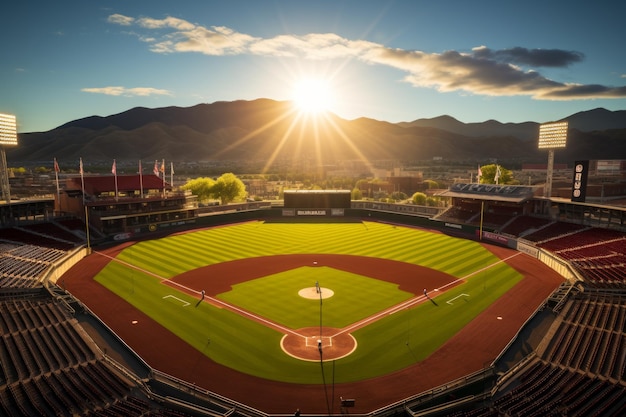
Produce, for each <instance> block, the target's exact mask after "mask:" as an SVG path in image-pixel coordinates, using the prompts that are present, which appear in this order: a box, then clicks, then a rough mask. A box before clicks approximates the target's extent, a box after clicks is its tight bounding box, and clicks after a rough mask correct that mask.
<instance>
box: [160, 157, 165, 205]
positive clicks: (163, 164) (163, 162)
mask: <svg viewBox="0 0 626 417" xmlns="http://www.w3.org/2000/svg"><path fill="white" fill-rule="evenodd" d="M161 172H162V173H163V198H165V159H163V160H162V161H161Z"/></svg>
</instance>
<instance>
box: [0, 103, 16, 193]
mask: <svg viewBox="0 0 626 417" xmlns="http://www.w3.org/2000/svg"><path fill="white" fill-rule="evenodd" d="M5 146H17V123H16V121H15V116H13V115H11V114H2V113H0V187H2V199H3V200H5V201H6V202H7V204H9V203H10V202H11V188H10V186H9V167H8V166H7V155H6V153H5V152H4V147H5Z"/></svg>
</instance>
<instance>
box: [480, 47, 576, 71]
mask: <svg viewBox="0 0 626 417" xmlns="http://www.w3.org/2000/svg"><path fill="white" fill-rule="evenodd" d="M473 55H474V57H476V58H480V59H490V60H496V61H500V62H510V63H513V64H519V65H528V66H531V67H567V66H569V65H571V64H574V63H576V62H581V61H583V60H584V59H585V56H584V54H582V53H580V52H576V51H563V50H561V49H527V48H522V47H516V48H510V49H502V50H499V51H493V50H491V49H489V48H487V47H486V46H480V47H477V48H474V49H473Z"/></svg>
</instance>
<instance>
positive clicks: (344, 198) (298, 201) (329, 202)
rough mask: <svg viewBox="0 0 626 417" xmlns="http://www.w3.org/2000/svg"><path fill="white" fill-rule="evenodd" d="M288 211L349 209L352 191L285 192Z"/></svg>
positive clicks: (285, 205)
mask: <svg viewBox="0 0 626 417" xmlns="http://www.w3.org/2000/svg"><path fill="white" fill-rule="evenodd" d="M283 195H284V201H285V204H284V207H285V208H286V209H349V208H350V197H351V194H350V190H285V191H284V193H283Z"/></svg>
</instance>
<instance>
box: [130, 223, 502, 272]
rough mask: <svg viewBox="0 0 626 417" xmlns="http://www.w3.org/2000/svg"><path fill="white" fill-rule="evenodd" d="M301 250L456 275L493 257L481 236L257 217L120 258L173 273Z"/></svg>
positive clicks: (151, 244)
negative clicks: (468, 262) (382, 260)
mask: <svg viewBox="0 0 626 417" xmlns="http://www.w3.org/2000/svg"><path fill="white" fill-rule="evenodd" d="M333 229H334V230H333ZM198 248H201V249H200V250H199V249H198ZM297 253H335V254H346V255H360V256H370V257H381V258H387V259H393V260H398V261H402V262H409V263H414V264H420V265H424V266H428V267H431V268H433V269H438V270H441V271H443V272H447V273H450V274H452V275H455V276H458V275H459V273H466V272H467V268H465V267H463V268H459V265H463V264H464V261H463V259H464V258H471V259H477V258H476V256H477V255H478V254H482V255H483V256H485V257H487V258H488V257H493V255H492V254H490V253H489V252H488V251H486V250H484V249H483V248H482V247H481V246H480V245H478V244H476V243H475V242H471V241H465V240H461V239H455V238H451V237H449V236H446V235H441V234H436V233H430V232H424V231H421V230H418V229H410V228H401V227H396V226H390V225H375V226H373V224H372V223H368V225H367V226H366V227H364V226H363V225H360V224H354V223H349V224H330V225H329V224H280V223H279V224H274V223H272V224H263V223H260V222H258V223H257V222H254V223H246V224H244V225H235V226H232V227H220V228H216V229H210V230H203V231H200V232H196V233H192V234H183V235H178V236H174V237H170V238H166V239H160V240H153V241H148V242H140V243H138V244H136V245H134V246H133V247H132V248H129V249H126V250H124V251H123V252H122V253H121V254H120V255H119V258H120V259H121V260H124V261H126V262H129V263H132V264H137V266H139V267H141V268H144V269H146V270H149V271H151V272H154V273H162V274H163V276H164V277H171V276H175V275H178V274H180V273H183V272H185V271H188V270H191V269H195V268H200V267H202V266H206V265H211V264H215V263H219V262H225V261H230V260H235V259H241V258H248V257H257V256H271V255H276V254H297ZM133 255H134V256H133ZM494 260H495V257H494ZM485 261H487V259H486V258H485ZM477 263H480V262H478V261H477Z"/></svg>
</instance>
